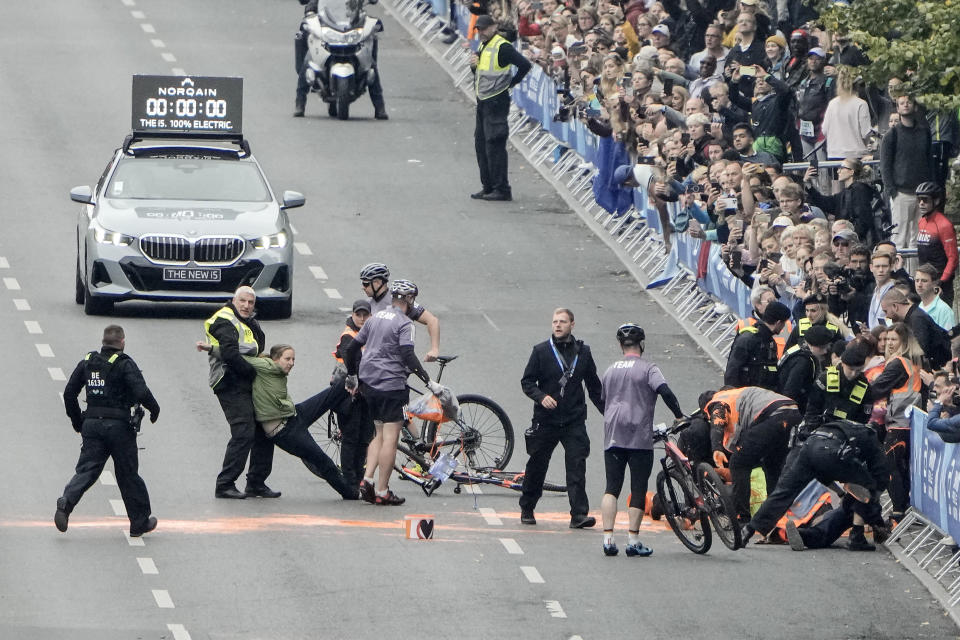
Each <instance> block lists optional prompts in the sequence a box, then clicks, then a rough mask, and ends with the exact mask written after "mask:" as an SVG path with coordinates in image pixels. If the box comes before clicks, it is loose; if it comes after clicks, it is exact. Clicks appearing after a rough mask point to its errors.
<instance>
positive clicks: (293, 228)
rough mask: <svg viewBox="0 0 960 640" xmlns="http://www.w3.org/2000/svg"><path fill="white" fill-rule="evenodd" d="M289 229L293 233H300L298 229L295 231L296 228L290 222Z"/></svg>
mask: <svg viewBox="0 0 960 640" xmlns="http://www.w3.org/2000/svg"><path fill="white" fill-rule="evenodd" d="M290 231H293V235H297V234H298V233H300V232H299V231H297V228H296V227H295V226H293V225H292V224H291V225H290Z"/></svg>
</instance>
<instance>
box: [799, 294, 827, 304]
mask: <svg viewBox="0 0 960 640" xmlns="http://www.w3.org/2000/svg"><path fill="white" fill-rule="evenodd" d="M808 304H827V299H826V298H825V297H824V296H823V295H822V294H819V293H815V294H813V295H812V296H807V297H806V298H804V299H803V306H807V305H808Z"/></svg>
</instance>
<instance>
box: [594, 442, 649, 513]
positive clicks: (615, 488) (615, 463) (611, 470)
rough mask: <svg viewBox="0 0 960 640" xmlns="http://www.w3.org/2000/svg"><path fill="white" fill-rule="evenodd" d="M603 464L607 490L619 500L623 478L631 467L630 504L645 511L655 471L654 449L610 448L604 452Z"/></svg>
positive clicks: (606, 491)
mask: <svg viewBox="0 0 960 640" xmlns="http://www.w3.org/2000/svg"><path fill="white" fill-rule="evenodd" d="M603 462H604V466H605V467H606V469H607V488H606V490H605V491H604V493H609V494H610V495H612V496H615V497H617V498H619V497H620V490H621V489H622V488H623V477H624V476H625V475H626V471H627V467H628V466H629V467H630V504H629V505H628V506H630V507H633V508H634V509H643V508H644V506H645V505H646V503H647V484H648V483H649V482H650V473H651V472H652V471H653V450H652V449H623V448H621V447H610V448H609V449H607V450H606V451H604V452H603Z"/></svg>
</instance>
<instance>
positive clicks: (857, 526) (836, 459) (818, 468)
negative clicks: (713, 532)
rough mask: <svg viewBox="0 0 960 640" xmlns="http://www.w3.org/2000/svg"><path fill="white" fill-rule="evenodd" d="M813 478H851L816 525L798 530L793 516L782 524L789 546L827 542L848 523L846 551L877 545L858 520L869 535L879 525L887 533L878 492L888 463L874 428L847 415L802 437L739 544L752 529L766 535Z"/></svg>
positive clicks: (884, 482) (799, 547) (826, 481)
mask: <svg viewBox="0 0 960 640" xmlns="http://www.w3.org/2000/svg"><path fill="white" fill-rule="evenodd" d="M814 479H817V480H819V481H820V482H821V483H823V484H830V483H833V482H845V483H850V484H848V485H847V489H848V491H847V492H846V493H845V495H844V497H843V501H842V503H841V508H840V509H839V510H836V513H832V514H830V515H829V516H828V517H827V518H825V519H824V521H822V522H821V523H819V524H818V525H816V526H814V527H810V528H807V529H800V530H798V529H797V527H796V525H794V524H793V522H792V521H791V523H790V524H789V525H787V527H786V529H787V537H788V539H789V541H790V546H791V547H793V548H794V549H796V550H798V551H801V550H803V549H804V548H806V547H816V548H821V547H829V546H830V545H831V544H832V543H833V542H834V540H836V539H837V538H839V537H840V535H841V534H842V533H843V532H844V531H846V530H847V529H849V528H850V526H851V525H853V530H852V531H851V532H850V541H849V546H848V548H849V549H850V550H851V551H873V550H874V549H876V547H875V546H874V545H873V544H871V543H870V542H868V541H867V539H866V538H865V537H864V533H863V525H864V524H865V523H866V524H869V525H871V526H872V527H874V539H878V536H877V532H878V530H880V531H882V532H883V533H884V534H886V531H885V527H884V523H883V518H882V516H881V513H880V494H881V493H882V492H883V491H884V489H886V487H887V483H888V482H889V479H890V468H889V465H888V464H887V459H886V456H885V455H884V453H883V449H882V447H881V446H880V440H879V439H878V438H877V433H876V432H875V431H874V430H873V429H872V428H870V427H868V426H866V425H863V424H860V423H857V422H851V421H849V420H828V421H827V422H825V423H824V424H822V425H821V426H819V427H817V428H816V429H815V430H814V431H813V432H812V433H811V434H810V436H809V437H808V438H807V439H806V440H804V442H803V445H802V446H801V447H800V449H799V451H798V452H797V454H796V455H794V456H792V457H791V459H790V462H789V463H788V465H787V468H786V469H785V470H784V472H783V475H781V476H780V481H779V482H778V483H777V487H776V489H774V490H773V492H772V493H771V494H770V495H768V496H767V499H766V500H764V502H763V504H762V505H761V506H760V509H759V510H758V511H757V513H756V514H754V516H753V518H752V519H751V520H750V523H749V524H747V525H746V526H745V527H744V544H746V540H747V538H748V537H749V536H750V535H752V534H753V533H754V532H758V533H760V534H762V535H767V534H768V533H769V532H770V531H771V530H772V529H773V528H774V527H775V526H776V524H777V521H779V520H780V518H781V517H782V516H783V514H784V513H786V511H787V509H788V508H790V505H791V504H793V501H794V500H795V499H796V497H797V496H798V495H800V492H801V491H803V489H804V488H805V487H806V486H807V484H809V483H810V481H811V480H814Z"/></svg>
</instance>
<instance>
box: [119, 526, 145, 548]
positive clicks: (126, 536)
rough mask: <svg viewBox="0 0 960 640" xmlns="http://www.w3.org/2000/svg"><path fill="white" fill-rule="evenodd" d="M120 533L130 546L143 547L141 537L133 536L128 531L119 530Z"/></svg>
mask: <svg viewBox="0 0 960 640" xmlns="http://www.w3.org/2000/svg"><path fill="white" fill-rule="evenodd" d="M120 533H121V534H123V537H124V539H125V540H126V541H127V544H128V545H130V546H131V547H143V546H146V545H145V544H144V542H143V538H134V537H132V536H131V535H130V533H129V532H127V531H124V530H123V529H121V530H120Z"/></svg>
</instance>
